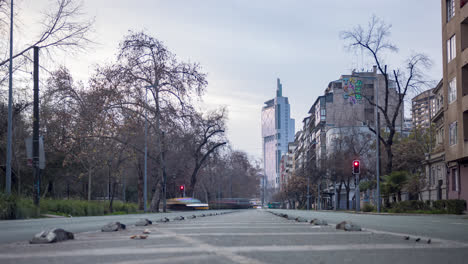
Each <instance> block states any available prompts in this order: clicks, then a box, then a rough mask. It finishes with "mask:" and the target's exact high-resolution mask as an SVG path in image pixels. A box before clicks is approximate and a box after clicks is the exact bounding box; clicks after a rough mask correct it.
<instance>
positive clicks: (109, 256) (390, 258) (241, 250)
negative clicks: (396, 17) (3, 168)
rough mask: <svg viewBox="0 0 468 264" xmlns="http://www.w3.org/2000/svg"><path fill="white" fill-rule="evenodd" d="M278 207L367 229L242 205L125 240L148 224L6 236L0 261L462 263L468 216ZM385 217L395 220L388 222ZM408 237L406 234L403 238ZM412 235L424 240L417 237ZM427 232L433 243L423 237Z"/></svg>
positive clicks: (154, 227) (0, 248)
mask: <svg viewBox="0 0 468 264" xmlns="http://www.w3.org/2000/svg"><path fill="white" fill-rule="evenodd" d="M275 211H276V212H280V211H278V210H275ZM281 212H285V213H287V214H289V215H297V216H302V217H306V218H320V219H325V218H329V219H328V221H329V223H337V222H340V221H342V220H350V219H351V218H352V220H353V222H355V223H357V224H360V225H361V226H362V227H363V229H364V230H363V231H361V232H346V231H342V230H336V228H335V227H334V225H331V224H330V225H328V226H314V225H311V224H309V223H302V222H296V221H294V220H287V219H285V218H282V217H278V216H276V215H273V214H271V213H269V212H267V211H265V210H243V211H235V212H234V213H229V214H224V215H216V216H209V217H197V218H195V219H188V220H183V221H171V222H169V223H159V224H156V225H152V226H150V227H148V229H149V230H150V231H151V234H149V236H148V238H147V239H139V240H132V239H130V236H131V235H136V234H141V233H142V231H143V230H144V229H145V227H135V226H132V225H129V226H128V228H127V230H125V231H119V232H112V233H102V232H97V231H88V232H82V233H77V234H75V235H76V237H75V239H74V240H70V241H65V242H61V243H55V244H41V245H30V244H28V243H27V241H18V242H12V243H3V244H0V263H118V264H123V263H254V264H255V263H425V264H428V263H467V262H466V261H467V260H468V243H467V241H468V238H467V235H466V232H467V231H466V229H467V227H466V226H465V225H463V224H464V223H467V222H468V220H467V219H465V218H463V217H452V216H438V217H437V218H433V217H432V216H421V217H419V216H373V215H354V214H347V213H323V212H318V213H317V212H304V211H289V210H288V211H287V210H284V211H281ZM184 214H185V213H184ZM189 214H190V213H189ZM160 216H161V214H158V217H160ZM139 217H141V215H140V216H139ZM418 217H419V218H418ZM345 218H348V219H345ZM150 219H152V218H150ZM153 219H154V217H153ZM153 219H152V220H153ZM424 219H427V220H424ZM429 219H438V220H429ZM359 220H361V221H362V223H359V222H358V221H359ZM405 221H406V222H407V223H406V224H405ZM418 221H419V222H420V223H419V224H418V223H417V222H418ZM421 221H422V222H421ZM428 221H441V222H435V223H434V224H436V225H437V224H439V225H440V227H439V229H440V231H439V232H435V233H432V234H430V236H428V237H426V236H420V235H419V234H424V233H425V232H426V231H424V230H425V227H424V225H425V223H427V222H428ZM450 221H453V222H454V223H455V222H457V223H463V224H457V225H455V224H454V225H453V226H454V227H452V226H450V228H449V233H450V234H451V232H453V231H452V229H453V230H455V229H456V228H458V230H459V234H458V235H457V236H456V237H455V238H454V239H450V238H449V237H450V236H451V235H450V234H449V235H446V236H445V237H440V236H439V235H440V234H445V233H444V232H443V229H444V228H445V227H444V226H442V225H443V224H445V223H451V222H450ZM5 222H6V221H5ZM377 222H378V223H377ZM397 222H398V223H397ZM387 223H391V224H392V226H391V227H388V226H385V225H386V224H387ZM3 225H4V222H0V232H3V231H4V228H3ZM436 225H435V226H436ZM10 226H12V224H10ZM95 229H96V228H95ZM408 230H409V231H408ZM407 231H408V232H407ZM406 236H410V238H409V239H408V240H406V239H405V237H406ZM416 238H420V239H421V240H420V241H419V242H416ZM429 238H431V243H430V244H428V243H427V239H429Z"/></svg>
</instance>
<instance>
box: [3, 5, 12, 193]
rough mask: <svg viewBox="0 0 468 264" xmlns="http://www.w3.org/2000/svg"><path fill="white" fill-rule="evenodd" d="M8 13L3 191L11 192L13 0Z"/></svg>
mask: <svg viewBox="0 0 468 264" xmlns="http://www.w3.org/2000/svg"><path fill="white" fill-rule="evenodd" d="M10 11H11V13H10V66H9V70H8V71H9V78H10V79H9V82H8V128H7V157H6V179H5V193H6V194H7V195H10V194H11V145H12V143H11V141H12V134H13V123H12V122H13V109H12V107H13V106H12V104H13V0H11V10H10Z"/></svg>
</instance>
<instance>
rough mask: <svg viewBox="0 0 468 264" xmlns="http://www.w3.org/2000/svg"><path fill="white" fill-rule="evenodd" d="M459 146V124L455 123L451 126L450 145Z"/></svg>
mask: <svg viewBox="0 0 468 264" xmlns="http://www.w3.org/2000/svg"><path fill="white" fill-rule="evenodd" d="M455 144H457V122H456V121H455V122H453V123H452V124H450V126H449V145H455Z"/></svg>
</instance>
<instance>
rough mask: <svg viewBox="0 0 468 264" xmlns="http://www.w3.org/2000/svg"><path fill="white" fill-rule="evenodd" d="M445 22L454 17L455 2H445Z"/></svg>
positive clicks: (453, 0)
mask: <svg viewBox="0 0 468 264" xmlns="http://www.w3.org/2000/svg"><path fill="white" fill-rule="evenodd" d="M446 4H447V22H448V21H450V19H452V17H453V16H455V0H447V1H446Z"/></svg>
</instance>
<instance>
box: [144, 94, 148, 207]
mask: <svg viewBox="0 0 468 264" xmlns="http://www.w3.org/2000/svg"><path fill="white" fill-rule="evenodd" d="M144 163H145V165H144V170H145V173H144V178H143V211H144V212H145V213H146V212H147V211H148V208H147V205H146V204H147V196H148V193H147V189H148V187H147V186H146V185H147V177H148V175H147V174H148V172H147V171H148V87H145V161H144Z"/></svg>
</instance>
